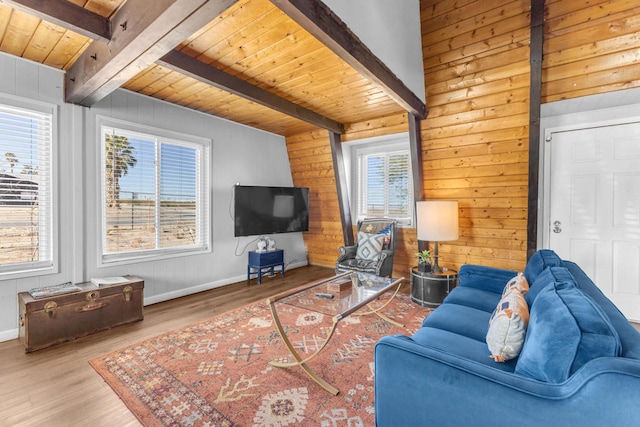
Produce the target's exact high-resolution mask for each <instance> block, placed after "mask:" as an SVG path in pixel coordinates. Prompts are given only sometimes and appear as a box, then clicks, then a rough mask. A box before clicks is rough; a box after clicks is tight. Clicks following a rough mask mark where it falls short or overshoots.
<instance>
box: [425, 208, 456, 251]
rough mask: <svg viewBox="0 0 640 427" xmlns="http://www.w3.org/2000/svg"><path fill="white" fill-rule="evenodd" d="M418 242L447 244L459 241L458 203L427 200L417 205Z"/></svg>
mask: <svg viewBox="0 0 640 427" xmlns="http://www.w3.org/2000/svg"><path fill="white" fill-rule="evenodd" d="M416 214H417V220H418V224H417V231H418V240H424V241H429V242H446V241H451V240H457V239H458V201H457V200H426V201H422V202H417V203H416Z"/></svg>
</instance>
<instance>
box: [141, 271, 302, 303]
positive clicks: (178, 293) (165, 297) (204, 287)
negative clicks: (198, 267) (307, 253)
mask: <svg viewBox="0 0 640 427" xmlns="http://www.w3.org/2000/svg"><path fill="white" fill-rule="evenodd" d="M305 265H308V262H307V260H304V261H299V262H294V263H292V264H289V265H288V266H287V269H286V270H291V269H292V268H298V267H304V266H305ZM286 270H285V275H286V274H287V272H286ZM243 280H247V276H245V275H242V276H235V277H228V278H225V279H222V280H217V281H215V282H209V283H203V284H201V285H197V286H192V287H190V288H184V289H178V290H175V291H171V292H166V293H164V294H160V295H154V296H151V297H146V298H145V299H144V305H151V304H156V303H159V302H164V301H169V300H172V299H175V298H180V297H186V296H187V295H192V294H196V293H198V292H203V291H208V290H211V289H215V288H219V287H221V286H226V285H230V284H232V283H237V282H241V281H243Z"/></svg>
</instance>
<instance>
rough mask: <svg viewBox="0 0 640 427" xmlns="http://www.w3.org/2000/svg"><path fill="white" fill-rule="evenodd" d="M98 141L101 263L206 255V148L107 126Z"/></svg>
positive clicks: (207, 204) (207, 209)
mask: <svg viewBox="0 0 640 427" xmlns="http://www.w3.org/2000/svg"><path fill="white" fill-rule="evenodd" d="M102 141H103V160H102V177H103V180H102V182H103V185H102V198H103V203H102V209H103V216H102V217H103V224H102V233H103V236H102V240H103V242H102V243H103V245H102V246H103V260H104V261H110V260H120V259H123V258H130V257H133V258H135V257H139V256H145V257H148V256H154V255H163V254H166V253H175V252H185V251H201V250H206V249H207V248H208V242H209V240H210V239H209V235H210V233H209V219H208V218H209V216H208V212H209V202H208V172H207V171H208V165H207V158H208V147H206V146H204V145H202V144H199V143H193V142H186V141H178V140H173V139H169V138H165V137H161V136H155V135H151V134H145V133H140V132H134V131H130V130H126V129H117V128H114V127H108V126H103V127H102Z"/></svg>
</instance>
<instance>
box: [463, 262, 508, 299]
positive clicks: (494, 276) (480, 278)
mask: <svg viewBox="0 0 640 427" xmlns="http://www.w3.org/2000/svg"><path fill="white" fill-rule="evenodd" d="M517 274H518V272H517V271H515V270H506V269H502V268H494V267H485V266H482V265H473V264H465V265H463V266H462V267H460V271H459V272H458V286H468V287H471V288H477V289H482V290H485V291H490V292H495V293H497V294H501V293H502V290H503V289H504V286H505V285H506V284H507V282H508V281H509V280H510V279H512V278H513V277H515V276H516V275H517Z"/></svg>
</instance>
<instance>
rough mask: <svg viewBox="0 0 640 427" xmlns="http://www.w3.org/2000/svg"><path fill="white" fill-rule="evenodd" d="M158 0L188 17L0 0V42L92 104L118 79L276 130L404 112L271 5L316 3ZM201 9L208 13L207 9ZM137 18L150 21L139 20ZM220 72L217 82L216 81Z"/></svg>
mask: <svg viewBox="0 0 640 427" xmlns="http://www.w3.org/2000/svg"><path fill="white" fill-rule="evenodd" d="M157 2H158V3H165V4H166V6H164V8H165V9H167V10H168V9H169V8H171V7H174V9H180V12H181V13H184V14H185V17H180V18H176V17H175V15H176V14H177V13H176V12H166V10H162V7H160V6H159V7H158V11H152V10H149V11H147V9H152V8H148V5H149V2H145V1H141V0H71V1H66V0H49V2H48V8H44V7H43V6H42V3H45V4H46V3H47V2H41V1H36V0H16V1H9V0H0V36H1V39H0V51H2V52H6V53H8V54H11V55H16V56H20V57H23V58H26V59H28V60H31V61H36V62H39V63H42V64H45V65H48V66H51V67H54V68H58V69H60V70H65V71H66V72H67V77H66V85H67V88H66V93H67V100H69V99H71V102H74V103H81V104H83V105H91V104H92V103H95V102H97V101H99V99H101V98H102V97H104V96H106V95H107V94H108V93H109V92H110V91H112V90H114V89H115V88H116V87H122V88H124V89H127V90H131V91H134V92H138V93H141V94H144V95H147V96H151V97H154V98H158V99H162V100H165V101H168V102H171V103H174V104H178V105H182V106H185V107H187V108H191V109H194V110H198V111H202V112H205V113H208V114H212V115H215V116H218V117H223V118H226V119H229V120H231V121H234V122H238V123H242V124H245V125H248V126H252V127H256V128H259V129H263V130H265V131H268V132H273V133H276V134H280V135H284V136H290V135H294V134H298V133H301V132H307V131H311V130H313V129H316V128H318V127H324V128H326V129H330V130H332V131H334V132H337V133H340V129H341V127H342V126H344V125H345V124H348V123H357V122H363V121H366V120H371V119H375V118H379V117H385V116H389V115H392V114H398V113H401V112H403V111H405V110H408V108H406V105H405V106H403V105H402V103H401V102H400V103H399V102H398V95H397V93H393V91H391V92H390V91H389V89H388V87H385V86H384V84H382V85H381V84H379V83H380V81H379V80H376V78H371V76H372V75H373V76H374V77H376V76H378V75H380V73H379V71H377V70H373V71H372V73H373V74H371V73H367V72H364V73H363V72H362V68H360V69H358V67H354V66H353V61H349V59H348V58H345V57H344V55H339V53H340V52H337V53H336V49H335V47H334V48H333V49H331V48H330V47H328V43H326V40H323V41H325V43H323V42H321V41H320V39H321V37H317V34H316V36H314V35H312V34H311V32H310V30H308V28H307V29H304V28H303V27H302V26H301V25H300V24H298V23H297V22H296V21H295V20H294V19H292V18H291V17H290V16H289V15H287V14H285V13H284V12H283V11H282V10H281V8H279V7H276V6H275V5H274V3H283V4H285V5H286V6H285V7H290V5H291V4H296V3H298V4H301V5H306V4H318V3H320V2H317V1H312V2H306V3H305V2H301V1H297V0H293V1H288V2H286V1H279V0H274V1H273V2H272V1H269V0H238V1H235V2H234V1H232V0H227V1H226V2H225V1H220V0H218V1H217V2H206V1H204V0H200V1H199V2H198V1H187V0H182V2H180V1H178V2H175V1H171V0H154V2H153V4H154V7H155V5H156V4H157ZM3 3H4V4H3ZM69 3H73V4H74V5H76V6H78V8H77V9H80V8H84V9H85V11H90V12H92V14H90V15H88V16H89V17H90V18H92V19H93V18H95V19H96V20H97V21H100V19H101V18H105V19H106V20H107V21H106V22H107V23H109V22H110V25H111V27H112V28H111V30H110V31H112V32H113V38H112V39H111V40H110V41H109V39H108V37H106V38H105V36H104V35H101V34H99V32H100V31H98V30H95V28H99V25H100V24H96V26H95V27H92V29H90V30H86V29H85V28H81V27H82V23H83V22H84V20H74V19H71V18H67V19H65V16H68V15H69V14H70V12H69V10H70V11H72V12H74V13H75V12H85V11H76V10H75V8H72V9H69ZM176 4H179V6H176ZM185 4H187V5H186V6H185ZM202 4H204V6H203V5H202ZM208 4H209V5H208ZM213 4H215V7H214V6H213ZM221 4H222V5H224V7H223V6H221ZM145 5H146V6H145ZM229 5H230V6H229ZM320 5H322V4H321V3H320ZM187 6H188V7H191V8H192V9H193V10H194V11H195V12H194V13H193V15H191V16H188V15H189V14H188V13H187V12H185V9H184V8H185V7H187ZM227 6H228V7H227ZM280 6H281V7H283V6H282V5H280ZM145 7H146V8H145ZM207 7H209V11H208V12H207V13H210V14H212V16H211V17H209V16H208V15H206V13H205V11H204V10H205V8H207ZM216 7H217V8H219V9H220V10H216V9H215V8H216ZM297 7H299V8H300V7H301V6H297ZM302 7H304V6H302ZM44 9H46V10H44ZM130 10H133V12H131V11H130ZM63 11H64V12H63ZM140 11H144V13H141V12H140ZM56 13H57V14H59V15H65V16H56ZM127 13H128V14H127ZM163 13H164V15H162V14H163ZM189 13H191V12H189ZM154 14H155V15H154ZM147 15H153V17H152V18H147ZM122 16H124V17H125V18H122ZM194 17H195V18H194ZM42 18H44V19H42ZM196 18H197V19H196ZM145 19H148V20H149V21H153V20H154V19H155V22H151V23H145V22H143V23H139V22H138V21H144V20H145ZM163 19H164V21H163ZM172 19H173V20H174V21H172V22H171V25H174V26H175V28H173V30H171V31H167V29H166V27H163V26H162V25H167V24H164V22H165V21H170V20H172ZM134 20H135V22H133V21H134ZM189 20H190V21H189ZM203 20H204V21H203ZM187 21H189V22H187ZM201 21H203V22H201ZM298 22H300V21H298ZM116 24H117V25H118V26H116ZM153 24H155V25H156V28H153V27H152V25H153ZM127 25H128V27H129V28H126V27H127ZM133 25H138V26H148V29H145V31H146V33H144V32H142V31H141V30H137V29H134V30H133V31H134V32H135V31H138V32H137V33H135V36H137V37H138V38H137V39H135V40H134V38H133V37H134V36H133V35H131V37H130V40H129V39H125V37H127V36H129V34H127V36H125V35H122V34H124V33H123V32H124V31H131V27H132V26H133ZM163 28H164V30H162V29H163ZM118 31H120V33H118ZM163 31H164V33H166V34H164V33H163ZM161 33H162V34H161ZM347 33H348V31H347ZM150 35H151V36H152V37H155V38H156V40H154V42H153V43H152V44H150V45H149V46H145V45H144V43H143V42H141V41H140V40H142V39H144V38H145V37H146V38H149V36H150ZM347 35H348V34H347ZM178 38H179V39H178ZM356 40H357V39H356ZM162 43H164V45H163V44H162ZM120 46H125V47H124V48H122V52H118V49H119V48H120ZM167 46H169V48H168V49H167ZM135 49H140V52H139V53H137V55H140V57H144V58H143V59H142V60H140V59H138V62H136V63H135V64H133V65H128V66H127V67H128V68H127V67H125V66H123V67H122V68H118V69H117V70H115V71H112V70H111V69H109V68H108V67H104V68H103V69H101V70H99V71H95V70H93V69H92V67H93V68H95V67H99V66H100V65H93V64H94V62H95V63H96V64H100V61H101V60H102V61H111V63H112V64H113V63H117V61H121V62H123V61H131V58H128V57H127V56H126V55H127V54H129V52H131V51H134V50H135ZM154 49H155V50H154ZM162 49H164V50H165V51H166V52H165V51H162ZM114 51H115V52H114ZM365 53H366V52H365ZM118 55H120V56H122V57H123V58H119V57H118ZM145 55H146V56H145ZM154 55H155V56H154ZM105 56H107V57H108V58H107V59H104V58H105ZM194 59H195V60H196V61H194ZM374 64H375V62H374ZM203 65H204V66H203ZM376 65H378V64H376ZM382 68H383V70H382V75H383V76H391V81H392V82H393V77H394V76H393V75H392V73H390V72H389V71H388V70H384V66H383V67H382ZM100 72H102V73H112V75H111V74H108V77H105V76H107V74H104V75H100V74H99V73H100ZM385 73H386V74H385ZM367 74H369V75H367ZM83 79H84V80H83ZM91 79H93V80H95V81H96V82H97V83H95V85H96V89H92V88H90V87H89V86H90V84H89V83H87V82H90V83H91V84H94V83H93V80H91ZM220 79H223V80H222V81H223V85H220V84H217V82H219V81H220ZM78 82H81V83H78ZM393 83H397V82H393ZM81 85H82V86H81ZM99 85H102V86H101V87H100V88H98V86H99ZM225 85H226V86H225ZM392 86H393V84H392ZM221 87H225V88H224V89H222V88H221ZM229 87H232V88H238V90H237V91H236V90H235V89H229ZM396 87H400V88H401V90H400V93H401V94H402V90H403V89H406V88H403V87H402V84H401V83H400V85H399V86H396ZM78 88H80V89H78ZM87 88H89V89H87ZM84 89H86V90H87V93H83V92H82V90H84ZM247 93H248V94H249V96H247ZM410 95H412V94H411V93H410ZM402 96H403V95H400V97H402ZM409 98H411V96H409ZM408 102H409V104H410V105H416V104H417V107H416V111H414V114H416V113H417V116H418V117H420V116H422V117H424V115H426V111H424V110H422V111H421V109H420V108H421V106H420V104H419V103H415V102H413V104H411V103H412V100H411V99H410V100H409V101H408ZM265 103H266V104H267V105H270V107H267V106H264V105H263V104H265ZM274 106H275V107H274Z"/></svg>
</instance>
